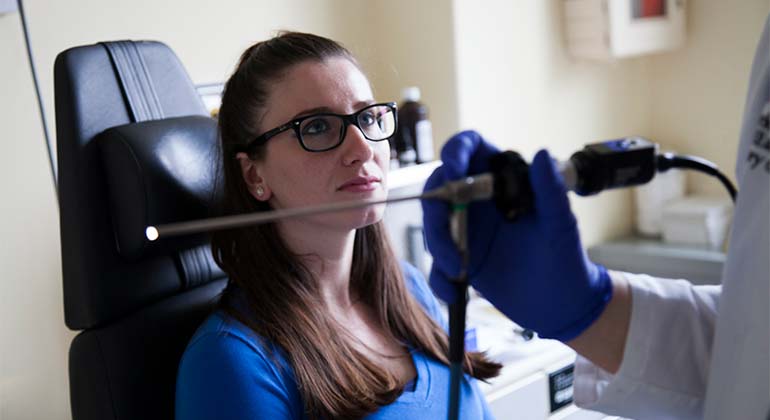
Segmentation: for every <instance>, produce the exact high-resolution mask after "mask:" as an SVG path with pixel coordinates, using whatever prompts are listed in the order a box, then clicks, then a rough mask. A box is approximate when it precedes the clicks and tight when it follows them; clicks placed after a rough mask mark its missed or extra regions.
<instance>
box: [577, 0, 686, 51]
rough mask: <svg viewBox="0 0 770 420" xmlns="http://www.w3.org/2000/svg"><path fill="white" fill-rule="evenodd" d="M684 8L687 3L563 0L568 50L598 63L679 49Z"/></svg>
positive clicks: (679, 0) (665, 0)
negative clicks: (599, 61) (596, 60)
mask: <svg viewBox="0 0 770 420" xmlns="http://www.w3.org/2000/svg"><path fill="white" fill-rule="evenodd" d="M654 3H658V5H657V6H658V7H657V8H656V7H655V4H654ZM685 5H686V2H685V0H564V21H565V33H566V40H567V48H568V49H569V52H570V54H571V55H573V56H575V57H581V58H591V59H598V60H611V59H614V58H623V57H633V56H638V55H642V54H651V53H657V52H662V51H668V50H672V49H675V48H678V47H679V46H681V45H682V44H683V43H684V35H685ZM650 6H652V7H650Z"/></svg>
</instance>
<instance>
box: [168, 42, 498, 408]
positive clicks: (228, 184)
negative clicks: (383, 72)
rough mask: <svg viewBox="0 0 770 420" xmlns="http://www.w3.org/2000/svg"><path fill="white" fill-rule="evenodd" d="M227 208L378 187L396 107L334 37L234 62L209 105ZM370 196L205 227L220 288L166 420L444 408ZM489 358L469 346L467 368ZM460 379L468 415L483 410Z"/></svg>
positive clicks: (298, 201) (471, 386)
mask: <svg viewBox="0 0 770 420" xmlns="http://www.w3.org/2000/svg"><path fill="white" fill-rule="evenodd" d="M219 125H220V134H221V141H222V152H223V165H224V168H223V169H224V174H225V184H224V207H225V208H224V210H225V212H226V213H232V214H235V213H247V212H254V211H267V210H271V209H285V208H292V207H301V206H312V205H318V204H324V203H330V202H337V201H347V200H353V199H381V198H384V197H385V196H386V195H387V188H386V186H387V168H388V163H389V160H390V156H389V154H390V149H389V146H388V142H387V141H386V140H387V139H388V137H390V136H391V135H392V134H393V131H394V130H395V105H394V104H392V103H391V104H375V102H374V100H373V94H372V90H371V87H370V85H369V82H368V80H367V78H366V77H365V76H364V74H363V73H362V71H361V69H360V67H359V66H358V64H357V63H356V61H355V59H354V58H353V57H352V55H351V54H350V53H349V52H348V51H347V50H345V49H344V48H343V47H342V46H340V45H339V44H337V43H336V42H334V41H331V40H329V39H325V38H322V37H318V36H315V35H310V34H302V33H284V34H281V35H279V36H278V37H276V38H273V39H270V40H268V41H265V42H260V43H257V44H255V45H253V46H252V47H250V48H249V49H247V50H246V51H245V52H244V53H243V55H242V56H241V59H240V62H239V64H238V66H237V68H236V70H235V72H234V74H233V75H232V76H231V77H230V79H229V80H228V82H227V84H226V86H225V92H224V95H223V98H222V106H221V109H220V114H219ZM383 211H384V208H383V206H370V207H368V208H363V209H357V210H349V211H345V212H338V213H334V214H324V215H319V216H313V217H306V218H302V219H290V220H284V221H281V222H278V223H275V224H269V225H260V226H255V227H250V228H244V229H238V230H231V231H226V232H221V233H217V234H216V235H214V238H213V243H212V248H213V252H214V256H215V258H216V259H217V262H218V263H219V265H220V266H221V267H222V268H223V269H224V270H225V271H226V272H227V273H228V275H229V278H230V284H229V286H228V288H227V290H226V291H225V293H224V296H223V298H222V300H221V303H220V305H219V310H218V311H216V312H215V313H214V314H212V315H211V316H210V317H209V318H208V319H207V320H206V321H205V322H204V323H203V325H202V326H201V327H200V329H199V330H198V332H197V333H196V334H195V336H194V337H193V338H192V339H191V341H190V343H189V345H188V347H187V350H186V351H185V354H184V356H183V358H182V361H181V364H180V371H179V376H178V379H177V402H176V407H177V413H176V415H177V418H178V419H198V418H217V419H226V418H238V419H243V418H271V419H282V418H327V419H329V418H360V417H364V416H367V415H371V416H372V418H396V417H399V418H440V417H446V399H447V395H448V381H449V368H448V366H447V358H446V354H447V336H446V333H445V330H444V329H443V328H442V327H441V326H440V325H443V321H442V318H441V313H440V311H439V307H438V305H437V303H436V300H435V298H434V297H433V296H432V294H431V293H430V291H429V289H428V288H427V285H426V283H425V280H424V279H423V278H422V277H421V276H420V275H419V274H418V272H417V271H416V270H415V269H414V268H413V267H409V266H400V265H399V264H398V262H397V261H396V259H395V257H394V254H393V252H392V250H391V247H390V244H389V243H388V240H387V238H386V235H385V229H384V227H383V226H382V222H381V219H382V213H383ZM499 369H500V365H498V364H496V363H493V362H490V361H489V360H487V359H485V358H484V356H483V355H481V354H478V353H468V354H467V357H466V360H465V370H466V372H467V373H468V374H469V375H470V376H473V377H475V378H479V379H486V378H490V377H492V376H495V375H496V374H497V372H498V371H499ZM470 376H466V378H465V381H464V383H463V391H462V392H463V393H462V398H463V400H462V401H461V409H462V410H463V416H464V417H465V418H482V417H489V413H488V407H487V405H486V403H485V401H484V399H483V396H482V395H481V393H480V392H479V391H478V388H477V387H476V384H475V380H474V379H472V378H471V377H470Z"/></svg>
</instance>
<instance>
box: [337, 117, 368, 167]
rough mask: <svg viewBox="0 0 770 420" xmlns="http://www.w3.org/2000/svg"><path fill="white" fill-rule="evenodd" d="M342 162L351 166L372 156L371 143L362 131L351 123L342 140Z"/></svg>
mask: <svg viewBox="0 0 770 420" xmlns="http://www.w3.org/2000/svg"><path fill="white" fill-rule="evenodd" d="M342 149H343V154H342V163H343V164H345V166H351V165H354V164H356V163H363V162H367V161H369V160H371V159H372V157H373V156H374V151H373V150H372V144H371V142H370V141H369V140H367V139H366V137H364V133H362V132H361V130H360V129H359V128H358V127H356V126H355V125H353V124H350V125H348V127H347V132H346V133H345V140H344V141H343V142H342Z"/></svg>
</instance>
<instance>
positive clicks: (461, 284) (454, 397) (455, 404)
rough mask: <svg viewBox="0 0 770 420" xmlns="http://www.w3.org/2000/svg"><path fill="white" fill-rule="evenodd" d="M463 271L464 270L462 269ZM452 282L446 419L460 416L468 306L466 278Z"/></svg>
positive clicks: (455, 418)
mask: <svg viewBox="0 0 770 420" xmlns="http://www.w3.org/2000/svg"><path fill="white" fill-rule="evenodd" d="M463 272H464V270H463ZM457 280H458V281H457V282H456V283H454V285H455V293H456V294H457V299H456V302H454V303H451V304H450V305H449V412H448V416H447V419H449V420H457V419H458V418H459V416H460V384H461V383H462V376H463V360H464V359H465V312H466V308H467V306H468V278H467V276H465V275H462V276H461V278H459V279H457Z"/></svg>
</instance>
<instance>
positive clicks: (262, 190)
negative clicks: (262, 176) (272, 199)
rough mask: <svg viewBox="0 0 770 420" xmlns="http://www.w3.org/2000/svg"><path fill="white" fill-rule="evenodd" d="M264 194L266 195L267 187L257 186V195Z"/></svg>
mask: <svg viewBox="0 0 770 420" xmlns="http://www.w3.org/2000/svg"><path fill="white" fill-rule="evenodd" d="M263 195H265V189H264V188H262V186H258V187H257V197H262V196H263Z"/></svg>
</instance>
